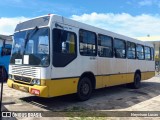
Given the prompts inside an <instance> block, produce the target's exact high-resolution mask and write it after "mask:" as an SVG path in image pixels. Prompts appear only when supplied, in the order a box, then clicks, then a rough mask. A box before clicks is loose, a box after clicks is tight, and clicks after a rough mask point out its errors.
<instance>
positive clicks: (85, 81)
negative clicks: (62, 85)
mask: <svg viewBox="0 0 160 120" xmlns="http://www.w3.org/2000/svg"><path fill="white" fill-rule="evenodd" d="M92 89H93V88H92V84H91V81H90V79H89V78H87V77H84V78H82V79H80V81H79V83H78V90H77V97H78V99H79V100H80V101H85V100H88V99H89V98H90V97H91V94H92Z"/></svg>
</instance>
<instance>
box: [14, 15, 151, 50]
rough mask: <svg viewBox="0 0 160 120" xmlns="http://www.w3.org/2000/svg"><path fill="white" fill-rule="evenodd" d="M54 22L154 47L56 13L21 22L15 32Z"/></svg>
mask: <svg viewBox="0 0 160 120" xmlns="http://www.w3.org/2000/svg"><path fill="white" fill-rule="evenodd" d="M46 18H47V20H46ZM37 21H38V22H37ZM52 22H58V23H62V24H66V25H69V26H73V27H77V28H79V29H86V30H89V31H93V32H95V33H100V34H104V35H108V36H111V37H113V38H119V39H123V40H126V41H131V42H135V43H137V44H143V45H146V46H151V47H153V44H152V43H149V42H143V41H140V40H137V39H134V38H131V37H127V36H125V35H121V34H118V33H115V32H111V31H109V30H106V29H102V28H98V27H94V26H91V25H88V24H86V23H81V22H78V21H75V20H72V19H68V18H65V17H63V16H59V15H56V14H48V15H44V16H39V17H35V18H32V19H30V20H27V21H24V22H22V23H19V24H18V25H17V27H16V29H15V32H16V31H19V30H22V29H27V28H33V27H35V26H37V27H38V26H48V25H51V24H52ZM106 24H107V23H106ZM26 27H27V28H26Z"/></svg>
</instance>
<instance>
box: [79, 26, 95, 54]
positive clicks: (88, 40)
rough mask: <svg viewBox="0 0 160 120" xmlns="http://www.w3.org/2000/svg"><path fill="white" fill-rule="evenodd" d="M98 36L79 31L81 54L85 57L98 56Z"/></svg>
mask: <svg viewBox="0 0 160 120" xmlns="http://www.w3.org/2000/svg"><path fill="white" fill-rule="evenodd" d="M96 39H97V38H96V34H95V33H94V32H90V31H87V30H83V29H80V30H79V42H80V43H79V44H80V54H81V55H83V56H96V55H97V46H96V42H97V41H96Z"/></svg>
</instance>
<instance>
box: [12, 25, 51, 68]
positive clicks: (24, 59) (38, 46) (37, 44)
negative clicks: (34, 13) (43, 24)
mask: <svg viewBox="0 0 160 120" xmlns="http://www.w3.org/2000/svg"><path fill="white" fill-rule="evenodd" d="M10 62H11V64H19V65H22V64H23V65H34V66H49V28H37V29H36V30H35V29H33V30H27V31H20V32H17V33H15V34H14V43H13V48H12V55H11V60H10Z"/></svg>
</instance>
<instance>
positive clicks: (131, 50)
mask: <svg viewBox="0 0 160 120" xmlns="http://www.w3.org/2000/svg"><path fill="white" fill-rule="evenodd" d="M127 58H128V59H135V58H136V44H135V43H133V42H129V41H128V42H127Z"/></svg>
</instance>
